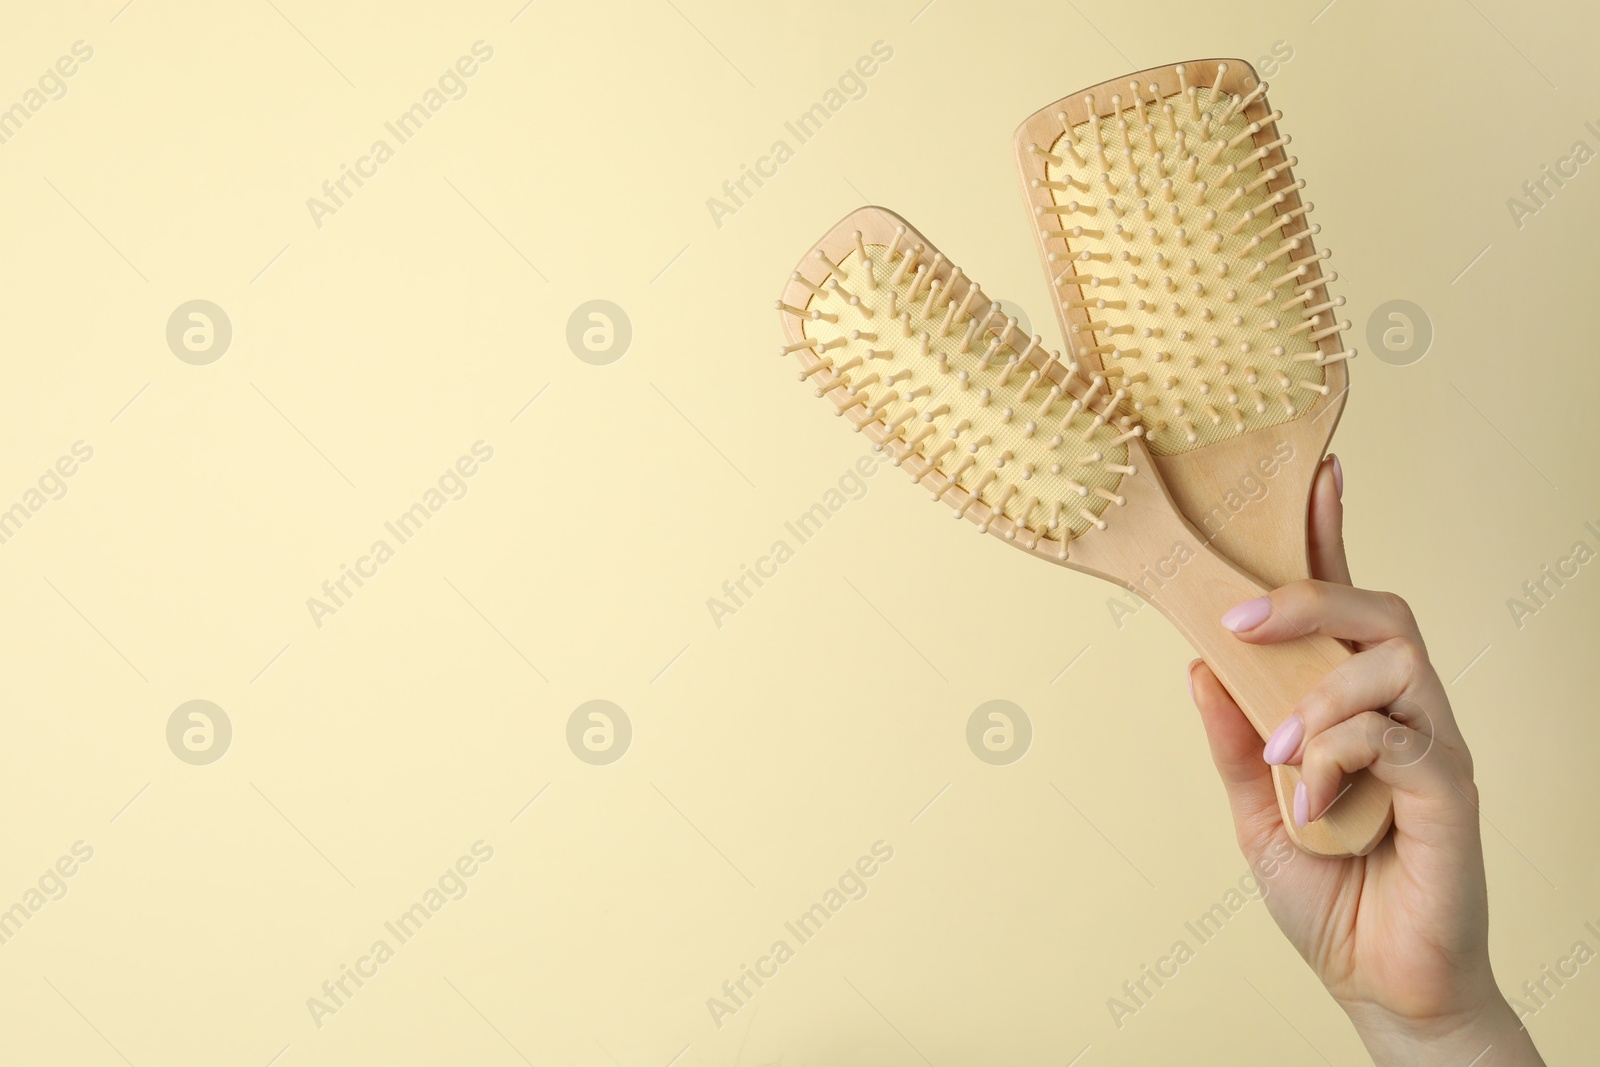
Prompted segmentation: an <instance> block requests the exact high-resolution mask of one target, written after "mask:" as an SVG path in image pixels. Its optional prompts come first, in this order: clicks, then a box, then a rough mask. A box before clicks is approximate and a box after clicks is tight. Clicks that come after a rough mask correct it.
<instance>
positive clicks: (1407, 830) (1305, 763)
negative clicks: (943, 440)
mask: <svg viewBox="0 0 1600 1067" xmlns="http://www.w3.org/2000/svg"><path fill="white" fill-rule="evenodd" d="M1342 482H1343V473H1342V471H1341V470H1340V469H1339V466H1338V460H1337V459H1333V458H1332V457H1330V458H1329V459H1328V460H1326V461H1324V462H1323V464H1322V467H1321V469H1320V470H1319V471H1318V473H1317V480H1316V484H1315V486H1314V487H1313V491H1312V494H1311V517H1310V544H1311V573H1312V574H1313V575H1314V579H1313V580H1310V581H1303V582H1295V583H1293V584H1291V585H1286V586H1284V587H1283V588H1281V589H1278V590H1276V591H1275V592H1273V593H1272V594H1271V595H1270V596H1268V597H1265V598H1263V599H1262V600H1261V601H1252V602H1250V603H1249V604H1246V605H1240V606H1239V607H1237V608H1235V609H1233V610H1232V611H1230V612H1228V613H1227V614H1226V615H1224V616H1223V619H1222V622H1223V625H1224V626H1226V627H1227V628H1228V629H1230V630H1233V631H1235V632H1236V633H1237V634H1238V637H1239V640H1241V641H1246V642H1249V643H1251V644H1271V643H1273V642H1277V641H1287V640H1291V639H1293V638H1295V637H1299V636H1301V635H1303V634H1312V633H1320V634H1325V635H1327V636H1329V637H1335V638H1340V639H1342V640H1344V641H1347V642H1349V643H1351V644H1352V646H1353V647H1354V649H1355V653H1356V654H1355V655H1354V656H1353V657H1351V659H1350V660H1349V661H1348V662H1346V663H1345V664H1343V665H1342V666H1340V667H1338V668H1337V669H1335V670H1334V671H1332V672H1331V673H1330V674H1328V675H1327V677H1325V678H1324V679H1323V680H1322V681H1321V683H1320V684H1319V685H1318V686H1317V687H1316V688H1315V689H1313V690H1312V691H1311V692H1309V693H1307V694H1306V695H1305V696H1304V697H1303V698H1302V699H1301V700H1300V702H1299V704H1298V705H1296V707H1295V712H1294V715H1293V717H1291V718H1290V719H1288V720H1286V721H1285V722H1284V723H1283V725H1282V726H1280V727H1279V728H1278V730H1277V731H1276V732H1275V733H1274V734H1273V736H1272V737H1271V738H1270V739H1269V740H1268V741H1267V742H1266V743H1265V745H1263V743H1262V741H1261V739H1260V738H1259V737H1258V736H1257V734H1256V732H1255V730H1254V728H1253V727H1251V725H1250V723H1249V722H1248V720H1246V719H1245V717H1244V713H1243V712H1241V711H1240V710H1239V708H1238V705H1236V704H1235V703H1234V702H1233V699H1232V698H1231V697H1230V696H1229V695H1228V692H1227V690H1225V689H1224V688H1223V687H1222V683H1221V682H1219V681H1218V680H1217V678H1216V676H1215V675H1214V674H1212V673H1211V670H1210V668H1208V667H1207V666H1206V665H1205V664H1204V663H1203V662H1201V661H1199V660H1196V661H1195V662H1194V663H1193V664H1191V665H1190V671H1189V682H1190V686H1191V688H1192V690H1193V692H1194V698H1195V703H1196V704H1197V705H1198V706H1199V708H1200V714H1201V717H1202V719H1203V720H1204V721H1205V728H1206V734H1207V735H1208V737H1209V739H1210V743H1211V754H1212V758H1213V759H1214V760H1215V761H1216V764H1217V770H1218V771H1219V772H1220V773H1221V775H1222V781H1223V784H1224V785H1225V786H1226V788H1227V792H1228V800H1229V804H1230V805H1231V807H1232V809H1233V821H1234V827H1235V830H1236V831H1237V835H1238V839H1239V847H1240V848H1241V849H1242V850H1243V851H1244V854H1245V858H1246V859H1248V860H1249V861H1250V863H1251V866H1252V868H1254V869H1256V870H1258V871H1259V870H1263V869H1270V870H1273V871H1274V873H1273V874H1272V884H1271V892H1270V893H1268V894H1267V895H1266V903H1267V908H1268V910H1269V911H1271V913H1272V917H1273V919H1274V920H1276V922H1277V923H1278V926H1279V927H1280V928H1282V930H1283V932H1284V934H1285V935H1286V936H1287V937H1288V938H1289V940H1290V942H1291V943H1293V945H1294V947H1295V948H1296V949H1298V950H1299V952H1300V955H1302V956H1303V957H1305V959H1306V962H1307V963H1309V964H1311V967H1312V969H1313V970H1315V971H1316V972H1317V976H1318V977H1319V978H1321V979H1322V982H1323V984H1324V985H1326V986H1327V988H1328V992H1330V993H1331V994H1333V997H1334V999H1335V1000H1337V1001H1338V1002H1339V1004H1340V1006H1341V1007H1343V1008H1344V1010H1345V1011H1346V1013H1348V1014H1349V1016H1350V1019H1351V1021H1352V1022H1353V1023H1354V1024H1355V1026H1356V1029H1357V1031H1358V1032H1359V1033H1360V1034H1361V1038H1362V1040H1363V1041H1364V1042H1365V1043H1366V1046H1367V1050H1368V1052H1369V1053H1371V1055H1372V1057H1373V1059H1374V1061H1375V1062H1377V1063H1379V1064H1399V1063H1404V1064H1430V1063H1441V1064H1444V1063H1449V1064H1453V1065H1455V1067H1464V1065H1466V1064H1468V1063H1471V1064H1473V1065H1474V1067H1491V1065H1498V1064H1542V1063H1543V1060H1541V1059H1540V1058H1539V1054H1538V1052H1537V1050H1535V1048H1534V1047H1533V1042H1532V1039H1531V1038H1529V1037H1528V1035H1527V1033H1526V1031H1524V1030H1522V1029H1521V1028H1520V1026H1519V1024H1518V1021H1517V1018H1516V1015H1515V1014H1514V1013H1513V1012H1512V1010H1511V1008H1510V1006H1509V1005H1508V1004H1507V1003H1506V1001H1505V998H1504V997H1503V996H1501V994H1500V991H1499V989H1498V987H1497V986H1496V985H1495V981H1494V974H1493V972H1492V970H1491V969H1490V966H1489V949H1488V930H1489V909H1488V894H1487V890H1486V888H1485V883H1484V871H1483V846H1482V842H1481V840H1480V838H1479V834H1478V791H1477V787H1476V786H1474V785H1473V782H1472V756H1471V754H1470V753H1468V751H1467V745H1466V742H1465V740H1464V739H1463V738H1462V736H1461V732H1460V730H1459V729H1458V728H1457V726H1456V721H1455V716H1454V715H1453V714H1452V712H1451V710H1450V702H1449V700H1448V699H1447V698H1446V696H1445V691H1444V685H1443V683H1442V682H1440V680H1439V676H1438V674H1437V673H1435V671H1434V669H1433V665H1432V664H1431V663H1430V662H1429V661H1428V654H1427V650H1426V648H1425V647H1424V645H1423V643H1422V635H1421V633H1420V632H1418V630H1417V623H1416V620H1415V619H1414V618H1413V617H1412V614H1411V609H1410V608H1409V607H1407V606H1406V603H1405V601H1403V600H1401V599H1400V598H1399V597H1397V596H1395V595H1393V594H1391V593H1374V592H1369V591H1367V590H1364V589H1355V588H1352V587H1351V585H1350V571H1349V567H1348V565H1347V564H1346V562H1345V555H1344V542H1343V537H1342V533H1341V530H1342V525H1343V518H1344V511H1343V505H1342V503H1341V502H1340V496H1341V495H1342V491H1343V484H1342ZM1275 763H1289V764H1296V765H1298V766H1299V767H1300V770H1301V774H1302V783H1301V786H1300V788H1299V789H1298V790H1297V792H1296V797H1295V803H1294V809H1295V817H1296V819H1297V821H1300V822H1301V825H1304V823H1305V821H1306V820H1307V819H1314V818H1316V817H1318V816H1320V815H1321V814H1322V812H1323V811H1324V809H1326V808H1327V807H1328V806H1329V805H1330V804H1331V803H1332V802H1333V800H1334V799H1335V797H1336V796H1337V795H1338V792H1339V788H1340V784H1339V783H1340V777H1341V775H1342V774H1345V773H1349V772H1352V771H1356V770H1359V769H1361V768H1363V767H1369V768H1371V770H1372V773H1373V775H1374V776H1375V777H1377V778H1378V779H1379V780H1381V781H1383V782H1384V783H1386V784H1387V785H1389V787H1390V788H1391V789H1392V790H1393V793H1394V830H1393V831H1392V832H1391V833H1390V835H1389V836H1388V837H1386V838H1385V839H1384V840H1383V841H1382V842H1381V843H1380V844H1379V845H1378V847H1377V848H1376V849H1374V850H1373V851H1372V853H1371V854H1370V855H1367V856H1361V857H1354V858H1345V859H1330V858H1326V857H1322V856H1312V855H1308V854H1300V855H1297V856H1295V858H1294V860H1293V862H1290V863H1288V864H1283V863H1281V857H1282V856H1284V855H1287V854H1288V853H1287V852H1286V851H1285V849H1286V848H1292V847H1293V846H1292V845H1290V844H1289V841H1288V835H1287V834H1286V832H1285V831H1284V828H1283V824H1282V822H1281V817H1280V815H1279V811H1278V803H1277V797H1276V795H1275V793H1274V791H1273V784H1272V774H1271V771H1270V770H1269V764H1275Z"/></svg>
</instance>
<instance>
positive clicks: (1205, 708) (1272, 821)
mask: <svg viewBox="0 0 1600 1067" xmlns="http://www.w3.org/2000/svg"><path fill="white" fill-rule="evenodd" d="M1189 688H1190V690H1191V691H1192V692H1193V693H1194V703H1195V706H1196V707H1197V708H1199V709H1200V721H1201V722H1202V723H1203V724H1204V725H1205V728H1206V739H1207V740H1208V741H1209V742H1210V745H1211V760H1212V762H1214V763H1215V764H1216V765H1217V773H1218V774H1219V775H1220V776H1221V778H1222V785H1223V788H1224V789H1225V790H1227V793H1228V806H1229V808H1230V809H1231V810H1232V813H1233V829H1234V833H1235V834H1236V836H1237V837H1238V839H1239V849H1240V851H1242V852H1243V853H1244V856H1245V859H1247V860H1249V861H1250V864H1251V866H1255V864H1256V861H1257V860H1258V859H1259V858H1260V857H1261V856H1262V855H1263V854H1264V853H1265V852H1266V851H1267V849H1268V848H1269V847H1270V846H1272V845H1274V844H1276V843H1277V842H1278V840H1279V839H1287V837H1288V834H1287V832H1286V831H1285V830H1284V828H1283V819H1282V816H1281V815H1280V814H1279V812H1278V795H1277V792H1276V790H1274V789H1273V785H1272V768H1270V767H1269V766H1268V765H1267V763H1266V761H1265V760H1263V759H1262V758H1261V752H1262V748H1263V742H1262V740H1261V738H1260V736H1258V735H1257V734H1256V731H1255V727H1253V726H1251V725H1250V720H1248V719H1246V718H1245V716H1244V712H1242V711H1240V710H1239V705H1237V704H1235V703H1234V701H1233V697H1231V696H1229V695H1228V691H1227V690H1226V689H1224V688H1223V686H1222V683H1221V682H1220V681H1218V680H1217V676H1216V675H1215V674H1213V673H1211V668H1210V667H1208V666H1206V664H1205V662H1204V661H1202V660H1195V661H1194V662H1193V663H1191V664H1190V665H1189Z"/></svg>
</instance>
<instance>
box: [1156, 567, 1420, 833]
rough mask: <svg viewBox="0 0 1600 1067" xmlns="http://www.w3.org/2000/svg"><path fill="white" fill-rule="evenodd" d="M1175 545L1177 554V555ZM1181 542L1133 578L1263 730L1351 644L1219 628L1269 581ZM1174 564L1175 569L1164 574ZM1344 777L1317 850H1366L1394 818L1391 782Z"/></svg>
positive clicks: (1285, 806)
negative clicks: (1252, 639)
mask: <svg viewBox="0 0 1600 1067" xmlns="http://www.w3.org/2000/svg"><path fill="white" fill-rule="evenodd" d="M1176 547H1177V546H1176V545H1175V546H1174V548H1175V551H1174V556H1176V555H1180V553H1177V552H1176ZM1183 547H1184V548H1185V549H1186V550H1187V554H1188V555H1189V556H1190V557H1191V558H1189V559H1187V560H1186V561H1183V562H1178V561H1176V560H1175V559H1174V558H1173V557H1172V556H1169V557H1167V566H1166V567H1165V568H1162V567H1154V568H1152V569H1151V570H1149V571H1145V572H1143V573H1144V575H1145V576H1146V577H1145V581H1144V584H1145V585H1146V586H1147V587H1148V588H1145V589H1139V588H1137V583H1136V591H1137V592H1140V593H1142V594H1144V595H1145V596H1146V598H1147V599H1149V600H1151V602H1152V603H1154V604H1155V605H1156V607H1157V608H1158V609H1159V610H1160V611H1161V612H1162V614H1164V615H1166V616H1167V617H1168V618H1169V619H1170V620H1171V621H1172V623H1173V624H1174V625H1175V626H1177V627H1178V629H1179V630H1181V631H1182V632H1183V635H1184V636H1185V637H1187V638H1188V639H1189V643H1190V644H1191V645H1193V646H1194V648H1195V651H1196V652H1198V653H1199V654H1200V656H1201V658H1202V659H1204V660H1205V661H1206V663H1207V664H1208V665H1209V666H1210V667H1211V670H1212V671H1213V672H1214V673H1215V674H1216V676H1217V678H1218V679H1219V680H1220V681H1221V682H1222V684H1223V686H1225V687H1226V688H1227V690H1228V692H1229V693H1231V694H1232V695H1233V698H1234V700H1235V702H1237V703H1238V705H1239V707H1240V708H1241V709H1242V710H1243V711H1244V713H1245V715H1246V717H1248V718H1249V720H1250V722H1251V724H1252V725H1253V726H1255V728H1256V732H1257V733H1259V734H1260V735H1261V736H1262V737H1263V738H1266V737H1268V736H1269V735H1270V734H1271V733H1272V731H1273V730H1275V729H1276V728H1277V727H1278V725H1279V724H1280V723H1282V722H1283V720H1284V719H1286V718H1288V717H1289V715H1290V713H1291V712H1292V711H1293V710H1294V705H1295V702H1296V701H1298V700H1299V699H1300V697H1302V696H1304V695H1305V694H1306V693H1307V692H1308V691H1310V690H1311V689H1312V687H1313V686H1315V685H1316V684H1317V683H1318V682H1319V681H1320V680H1321V679H1322V678H1323V676H1324V675H1326V674H1328V673H1329V672H1330V671H1334V670H1337V669H1339V667H1341V666H1342V665H1343V664H1344V663H1345V662H1346V661H1347V660H1349V659H1350V656H1351V653H1350V650H1349V649H1347V648H1346V647H1345V646H1344V645H1343V644H1341V643H1340V642H1338V641H1336V640H1334V639H1333V638H1331V637H1323V636H1321V635H1317V634H1312V635H1309V636H1306V637H1300V638H1296V639H1294V640H1292V641H1285V642H1282V643H1279V644H1273V645H1252V644H1246V643H1245V642H1243V641H1241V640H1239V639H1238V638H1237V637H1236V636H1234V635H1233V634H1232V633H1230V632H1229V631H1227V630H1225V629H1223V627H1222V623H1221V622H1220V621H1219V620H1220V619H1221V617H1222V614H1223V613H1224V612H1225V611H1227V610H1228V609H1229V608H1232V607H1234V606H1236V605H1238V604H1242V603H1244V602H1245V601H1246V600H1251V599H1254V598H1255V597H1258V596H1265V595H1266V594H1267V592H1268V590H1267V588H1266V587H1265V586H1263V585H1262V584H1261V583H1260V582H1258V581H1257V580H1256V579H1254V578H1252V577H1250V576H1249V575H1247V574H1245V573H1244V572H1243V571H1241V570H1239V569H1238V568H1237V567H1235V566H1234V565H1233V564H1232V563H1230V562H1228V561H1227V560H1226V559H1224V558H1223V557H1222V556H1220V555H1218V554H1217V553H1216V552H1215V551H1214V550H1213V549H1211V548H1210V547H1209V546H1207V545H1205V544H1203V543H1201V542H1200V541H1199V540H1198V539H1196V538H1191V539H1190V541H1189V543H1188V544H1187V545H1184V546H1183ZM1173 569H1175V570H1176V573H1175V574H1174V575H1173V576H1172V577H1171V578H1166V577H1165V574H1166V573H1167V572H1168V571H1170V570H1173ZM1156 582H1160V583H1161V584H1160V585H1159V586H1157V585H1156V584H1155V583H1156ZM1296 780H1298V779H1296ZM1345 781H1346V786H1345V789H1344V792H1343V793H1342V794H1341V795H1340V797H1339V799H1338V800H1337V801H1336V802H1335V803H1334V804H1333V806H1332V807H1331V808H1329V809H1328V811H1327V813H1325V814H1324V815H1323V816H1322V818H1321V819H1320V820H1319V822H1320V823H1321V824H1322V826H1323V829H1324V833H1323V834H1322V835H1320V836H1321V837H1323V838H1324V839H1325V840H1324V841H1322V842H1319V847H1318V848H1316V849H1315V851H1317V852H1321V853H1324V854H1333V855H1339V854H1344V855H1354V856H1364V855H1366V854H1367V853H1368V852H1370V851H1372V849H1373V848H1374V847H1376V846H1377V844H1378V842H1379V841H1381V840H1383V836H1384V834H1386V833H1387V832H1388V830H1389V826H1390V824H1391V823H1392V822H1393V818H1394V806H1393V802H1392V799H1391V796H1390V792H1389V787H1388V786H1386V785H1384V784H1383V783H1382V782H1380V781H1378V780H1377V779H1376V778H1374V777H1373V776H1372V774H1371V772H1370V771H1365V770H1363V771H1359V772H1357V773H1356V774H1354V775H1349V776H1347V777H1346V779H1345ZM1279 785H1280V788H1279V790H1278V808H1279V811H1280V813H1281V814H1282V817H1283V820H1284V825H1285V826H1287V827H1288V828H1289V832H1290V836H1291V837H1295V838H1296V839H1297V840H1298V839H1299V837H1300V835H1301V834H1303V833H1304V831H1298V830H1296V829H1295V827H1294V814H1293V795H1292V793H1291V794H1287V795H1286V794H1285V792H1284V790H1283V789H1282V788H1281V786H1282V782H1281V780H1280V782H1279ZM1313 825H1316V824H1313ZM1327 838H1331V841H1327V840H1326V839H1327ZM1328 846H1331V847H1328ZM1335 848H1336V849H1338V851H1334V849H1335Z"/></svg>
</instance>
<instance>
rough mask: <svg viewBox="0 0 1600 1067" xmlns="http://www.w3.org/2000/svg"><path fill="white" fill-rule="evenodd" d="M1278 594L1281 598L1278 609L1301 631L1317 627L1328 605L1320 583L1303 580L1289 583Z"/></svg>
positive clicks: (1325, 591)
mask: <svg viewBox="0 0 1600 1067" xmlns="http://www.w3.org/2000/svg"><path fill="white" fill-rule="evenodd" d="M1278 592H1279V594H1280V596H1281V598H1282V599H1281V602H1280V603H1279V605H1278V607H1279V610H1281V611H1282V612H1283V613H1284V615H1286V616H1288V617H1289V618H1290V619H1291V620H1293V621H1294V622H1295V623H1296V624H1298V625H1299V626H1300V628H1301V629H1303V630H1307V631H1311V630H1315V629H1317V628H1318V627H1319V624H1320V623H1321V621H1322V616H1323V614H1324V612H1325V609H1326V607H1327V604H1328V593H1327V590H1326V589H1325V588H1323V585H1322V583H1321V582H1317V581H1314V580H1312V579H1309V578H1304V579H1301V580H1300V581H1297V582H1290V583H1289V584H1288V585H1286V586H1284V587H1283V588H1282V589H1280V590H1278Z"/></svg>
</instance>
